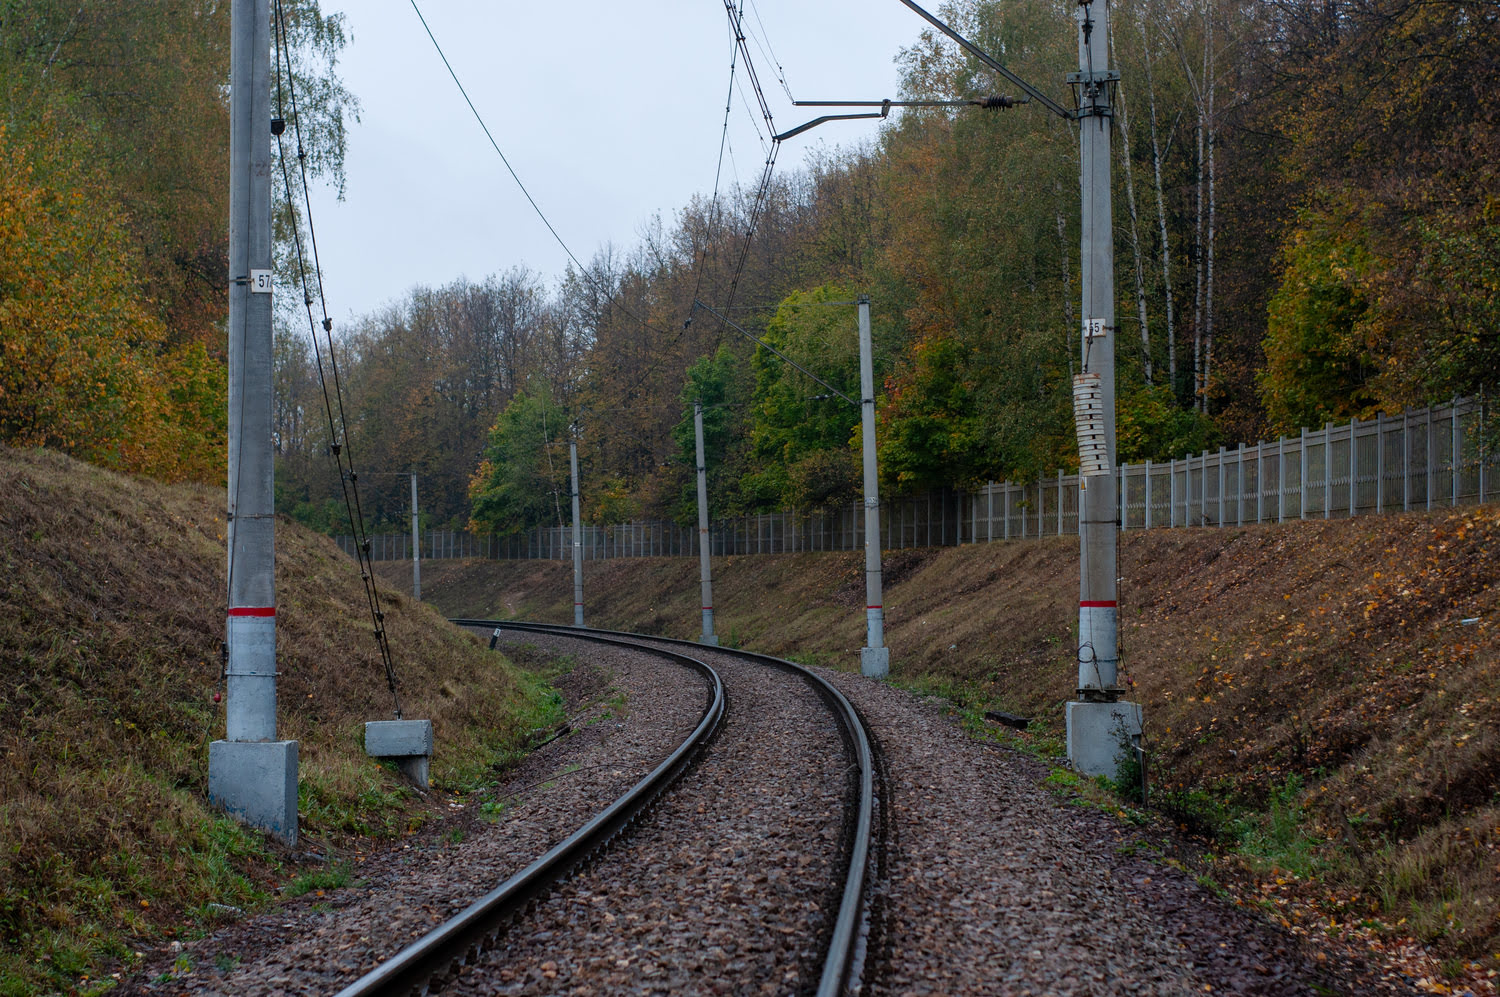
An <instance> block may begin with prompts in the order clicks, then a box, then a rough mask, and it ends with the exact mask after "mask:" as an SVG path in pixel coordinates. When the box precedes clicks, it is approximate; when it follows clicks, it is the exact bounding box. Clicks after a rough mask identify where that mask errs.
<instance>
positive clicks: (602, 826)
mask: <svg viewBox="0 0 1500 997" xmlns="http://www.w3.org/2000/svg"><path fill="white" fill-rule="evenodd" d="M485 625H486V626H504V625H505V624H504V623H495V622H488V623H486V624H485ZM564 629H566V628H564ZM573 636H575V637H579V638H582V639H588V640H596V641H600V642H602V643H610V644H617V645H622V646H633V647H640V646H641V645H639V644H637V643H634V642H632V641H626V640H619V639H616V638H611V637H608V636H606V635H602V634H600V635H594V634H589V633H580V632H576V631H575V632H574V633H573ZM651 650H655V651H656V652H657V653H659V654H663V655H665V656H667V657H670V658H673V659H674V660H677V661H679V662H681V663H683V664H686V665H688V666H689V667H690V668H693V669H695V670H697V671H698V672H700V673H701V674H702V675H703V676H704V677H705V678H706V679H707V680H708V683H709V689H710V690H711V692H712V695H711V696H710V701H709V704H708V708H707V709H705V710H704V712H703V717H702V719H701V720H700V721H699V722H698V726H697V727H695V728H694V729H693V732H692V733H691V734H690V735H688V737H687V739H686V740H684V741H683V742H682V744H680V745H678V746H677V748H676V750H674V751H673V752H672V754H670V755H668V756H667V758H666V760H664V761H663V762H662V763H661V764H659V765H658V766H657V767H656V768H654V769H653V770H652V771H651V772H650V773H649V774H647V775H646V776H645V777H644V778H642V779H641V780H640V781H639V782H637V783H636V784H635V785H634V786H632V787H631V788H630V790H629V791H627V792H626V793H625V794H624V795H623V796H621V797H620V798H619V799H617V800H615V801H614V802H613V803H611V804H610V805H609V806H608V807H606V808H605V809H604V810H603V811H601V812H600V813H598V814H596V815H595V816H594V817H593V818H591V819H590V820H589V821H588V823H586V824H584V825H583V826H582V827H580V828H579V829H578V830H576V831H574V832H573V833H572V834H570V835H569V836H568V837H567V838H565V839H563V840H562V841H560V842H558V844H556V845H555V846H553V847H552V848H551V849H550V850H548V851H547V853H546V854H544V855H543V856H542V857H541V858H538V859H537V860H536V861H534V862H532V863H531V864H530V865H528V866H527V867H526V868H525V869H522V870H521V871H520V872H518V873H516V874H515V875H514V876H511V877H510V878H509V879H507V880H506V881H505V882H503V883H501V884H500V885H499V886H497V887H495V888H494V889H493V890H491V891H490V892H489V893H487V894H485V895H484V896H483V897H481V898H479V899H478V900H476V901H475V902H474V903H472V904H470V905H469V906H468V907H466V908H465V909H464V910H462V911H460V912H459V913H458V914H456V915H454V916H453V917H452V918H450V919H449V920H447V921H445V922H444V923H442V924H441V925H439V926H438V927H436V928H434V929H433V930H432V931H430V932H428V933H427V934H426V935H423V936H422V937H421V938H419V939H418V940H417V941H416V942H414V943H412V944H411V945H409V946H407V947H406V948H404V949H402V950H401V951H400V952H398V953H397V954H396V955H394V956H392V957H391V958H390V959H389V960H387V961H386V962H384V963H381V964H380V965H379V966H378V967H376V968H375V969H372V970H370V971H369V972H368V973H366V974H365V975H364V976H362V977H360V978H359V979H358V980H355V981H354V982H353V983H351V984H349V985H348V986H346V987H345V988H344V989H342V990H340V991H339V992H338V995H337V997H377V995H379V997H386V995H394V994H407V993H413V992H417V993H420V992H423V991H425V990H426V989H427V988H428V987H429V986H430V984H432V983H434V982H437V981H438V980H440V979H442V978H445V977H447V976H448V975H450V974H451V973H452V972H453V971H454V970H455V969H457V968H458V967H460V966H462V965H464V964H465V963H467V962H469V961H471V960H472V959H475V958H477V957H478V956H479V955H480V954H481V953H482V952H483V951H484V950H485V948H486V947H488V945H489V943H490V940H491V939H492V938H493V937H494V936H495V935H497V934H498V933H499V932H500V931H501V930H502V929H503V928H504V927H505V925H506V924H507V923H508V922H509V921H510V920H512V919H513V918H515V917H518V916H519V915H520V914H521V913H522V912H523V911H525V909H526V906H527V905H528V904H530V903H531V902H532V901H534V900H536V899H537V898H539V897H541V896H542V895H543V894H544V893H546V891H547V890H548V889H550V888H551V887H552V886H554V885H556V884H557V883H559V882H561V881H562V880H563V879H564V878H565V877H566V876H567V875H568V873H569V872H571V871H572V870H573V869H575V868H576V867H577V866H578V865H579V864H581V863H582V862H584V861H585V860H586V859H587V858H588V857H589V856H590V855H592V854H593V853H594V852H595V851H597V850H598V849H599V848H601V847H602V846H604V845H606V844H608V843H609V842H610V841H611V840H612V839H613V838H614V837H615V836H616V835H618V834H619V833H620V832H622V831H623V830H625V828H626V827H627V826H628V825H629V824H630V823H631V822H632V821H633V820H635V818H636V817H638V816H639V815H640V814H641V812H642V811H644V810H645V809H646V808H647V807H649V806H650V805H651V804H652V803H654V802H655V801H656V800H657V799H658V798H659V797H660V796H661V795H662V793H663V792H664V791H665V790H666V789H667V788H668V787H669V786H670V785H671V784H672V783H673V782H675V781H676V779H677V778H678V777H679V776H680V775H681V774H682V773H683V771H684V770H685V769H686V768H687V767H688V766H689V765H690V764H691V763H692V761H693V760H694V758H695V757H696V756H697V754H698V753H699V751H701V750H702V748H703V747H704V746H705V745H706V744H707V743H708V741H709V740H710V739H711V738H712V737H713V735H714V733H715V732H716V731H717V730H718V728H719V723H720V721H721V720H722V719H723V716H724V702H725V700H724V683H723V682H722V681H721V680H720V678H719V674H718V672H715V671H714V670H713V669H712V668H710V667H709V666H708V665H707V664H705V663H704V662H702V661H699V660H698V659H697V658H693V657H689V656H688V655H685V654H678V653H676V652H673V651H668V650H664V649H661V648H653V649H651Z"/></svg>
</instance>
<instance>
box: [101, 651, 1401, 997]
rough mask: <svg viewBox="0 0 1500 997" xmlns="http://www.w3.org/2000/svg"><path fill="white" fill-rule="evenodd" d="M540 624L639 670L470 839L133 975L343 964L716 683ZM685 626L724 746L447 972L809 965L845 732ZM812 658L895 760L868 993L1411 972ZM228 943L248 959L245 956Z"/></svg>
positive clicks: (496, 979)
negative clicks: (1375, 958) (1223, 884)
mask: <svg viewBox="0 0 1500 997" xmlns="http://www.w3.org/2000/svg"><path fill="white" fill-rule="evenodd" d="M518 639H519V638H518ZM524 641H525V642H526V643H530V644H534V645H537V646H540V647H543V648H546V649H555V650H556V651H557V652H558V653H566V654H572V655H574V656H575V657H577V658H578V659H579V660H580V661H581V662H586V663H587V665H588V667H590V668H594V669H598V670H599V671H600V673H601V674H607V675H608V676H609V681H610V682H612V683H613V686H614V687H616V688H618V689H620V690H622V691H624V692H625V693H626V696H627V705H626V709H625V711H624V714H623V715H622V716H618V717H616V716H611V717H609V718H607V719H605V718H603V717H602V714H599V713H596V716H598V717H600V719H596V721H595V722H594V723H592V724H588V723H587V722H586V718H580V725H579V731H580V732H579V733H575V734H574V735H572V736H569V737H566V738H563V739H561V740H560V741H558V742H556V743H554V744H553V745H549V746H548V747H546V748H544V749H543V750H542V751H540V752H538V753H537V754H536V755H534V756H533V757H532V758H531V759H530V760H528V762H527V764H526V765H525V766H524V767H523V768H522V769H521V770H518V771H517V772H515V773H513V777H512V778H511V780H510V782H509V784H508V785H507V786H506V787H504V788H503V789H502V790H501V793H500V795H499V796H497V799H498V798H507V797H508V798H509V799H511V801H512V802H511V803H510V804H509V805H507V806H506V808H505V809H504V810H503V812H502V813H501V814H500V815H499V819H497V820H494V821H493V822H490V821H488V820H483V819H481V818H480V817H479V815H475V814H472V813H465V814H463V815H458V816H456V817H455V818H453V820H454V821H455V822H456V823H460V824H461V825H462V826H464V827H465V828H469V829H472V830H471V831H470V832H469V833H467V834H466V836H465V838H464V840H463V841H462V842H461V843H456V844H450V843H446V842H445V839H443V838H442V837H441V836H440V834H433V835H429V836H428V837H426V838H424V844H422V845H415V846H412V847H409V848H407V849H404V850H402V851H398V852H395V853H392V854H388V855H384V856H381V857H377V858H372V859H370V860H369V861H367V862H366V863H365V864H364V865H362V866H360V867H359V869H358V875H360V876H361V877H364V879H366V880H367V881H368V883H367V885H364V886H361V887H359V888H345V889H342V890H338V891H329V895H328V897H327V898H325V899H324V900H323V901H322V903H314V902H312V901H310V900H309V899H307V898H304V899H302V900H299V901H293V902H291V903H289V904H287V905H285V906H283V907H282V908H280V909H278V910H277V911H275V912H273V913H271V914H269V915H266V916H263V917H257V918H254V919H251V920H248V921H246V922H244V923H241V924H237V925H234V926H231V927H228V928H225V929H223V930H221V931H220V932H217V933H216V934H214V935H213V936H210V937H209V938H206V939H204V940H202V941H200V942H195V943H192V944H191V945H189V946H188V949H187V951H188V952H189V953H190V954H191V956H192V961H193V962H194V964H195V965H196V968H195V969H194V970H193V971H192V972H191V973H188V974H186V975H183V974H180V973H179V974H177V975H175V976H174V977H173V979H171V980H167V981H161V982H149V976H148V977H146V978H145V979H146V980H147V982H140V983H137V984H135V985H134V987H133V988H127V989H126V990H125V991H124V992H144V993H195V994H208V993H224V994H231V993H233V994H282V993H286V994H291V993H326V992H331V991H333V990H336V989H337V988H338V987H339V986H342V985H344V984H345V983H348V982H350V981H351V980H352V979H354V978H355V976H357V975H358V972H359V971H362V969H364V968H368V966H369V965H372V964H373V963H374V961H375V960H376V958H377V957H381V956H388V955H389V954H390V952H392V951H394V950H395V948H396V947H398V945H399V944H401V943H404V942H405V941H407V940H410V939H411V938H414V937H416V936H418V935H420V934H421V933H422V932H423V931H425V930H427V928H429V927H430V926H432V925H433V924H435V923H437V922H438V921H440V920H442V919H443V918H446V917H448V916H451V914H453V913H456V912H457V910H459V909H461V908H462V907H463V906H465V905H466V904H467V903H468V902H470V901H471V900H473V899H474V898H475V897H477V896H478V895H480V894H482V893H483V892H484V891H486V890H488V889H489V888H491V887H493V886H494V885H495V884H496V883H498V882H499V881H501V880H502V879H503V878H505V876H507V875H509V874H510V873H511V872H514V871H515V870H516V869H519V868H520V867H522V866H524V865H525V863H526V862H528V861H530V859H532V858H534V857H535V856H536V855H538V854H540V853H541V852H542V851H543V850H545V849H546V848H547V847H549V846H550V844H552V843H554V842H555V841H557V840H559V839H560V838H561V837H563V836H565V835H566V834H568V833H569V832H571V831H572V830H573V829H574V828H575V827H576V826H578V825H579V824H581V823H583V822H584V821H585V820H586V819H587V818H588V817H589V816H590V815H591V814H592V813H593V812H595V811H597V810H598V809H600V808H602V807H603V806H604V805H605V804H607V803H608V802H609V801H610V800H612V799H613V798H614V797H615V796H617V795H619V793H620V792H623V791H624V790H625V789H626V788H628V786H629V785H631V784H632V783H633V782H634V781H635V780H636V779H638V778H639V776H640V775H641V774H643V773H644V772H645V771H648V770H649V769H650V768H651V767H652V766H653V765H654V764H655V763H656V762H657V761H659V760H660V759H661V758H662V757H664V756H665V755H666V754H667V753H669V752H670V751H671V750H672V749H673V748H674V747H675V746H676V744H677V743H679V742H680V741H681V739H682V738H683V737H684V736H686V734H687V732H688V731H689V730H690V729H691V728H692V726H693V725H694V724H695V723H696V722H697V718H698V716H699V715H700V714H701V711H702V709H703V706H704V703H705V691H704V685H703V682H702V681H701V679H699V678H697V677H696V676H693V675H692V674H691V673H689V672H687V671H686V670H685V669H683V668H682V667H681V666H677V665H671V664H666V663H662V662H659V661H656V660H654V659H651V658H650V657H649V656H647V655H644V654H641V653H638V652H632V651H626V650H618V649H606V648H602V647H598V646H596V645H584V646H580V645H579V643H578V642H576V641H573V640H567V639H564V638H553V637H541V636H532V635H528V636H527V637H525V638H524ZM694 653H695V655H696V656H698V657H701V658H703V659H704V660H705V661H707V662H708V663H709V664H710V665H712V666H713V667H714V668H715V669H716V670H718V671H719V673H720V675H721V676H722V677H723V680H724V683H725V686H726V689H727V690H728V696H729V710H728V713H727V715H726V719H725V722H724V726H723V728H722V729H721V732H720V734H719V735H718V737H717V738H716V739H715V741H714V742H713V743H712V744H711V745H710V747H709V749H708V751H707V752H706V753H705V754H704V755H703V757H702V758H701V759H700V761H699V762H698V763H697V764H696V765H695V766H694V767H693V768H692V769H691V770H690V771H689V772H688V774H687V775H686V776H685V778H684V780H683V782H682V783H681V784H680V785H679V786H678V788H676V789H674V790H672V791H671V792H669V794H668V795H667V797H666V798H665V799H664V800H663V801H662V802H660V803H659V804H657V806H655V807H654V808H653V809H652V810H651V811H650V812H648V814H647V815H646V816H645V817H644V818H643V819H642V820H641V821H640V822H639V823H638V824H637V825H636V827H635V828H634V829H633V830H632V832H631V833H630V834H629V835H628V836H626V837H624V838H622V839H620V840H619V841H618V842H617V843H616V844H615V845H614V846H613V847H612V848H610V849H609V850H608V851H607V852H606V853H605V854H603V855H602V856H600V857H598V859H597V860H596V861H594V862H593V863H591V864H590V866H589V867H588V868H587V869H585V870H582V871H581V872H580V873H578V874H577V875H575V876H574V877H573V878H572V879H570V880H569V881H568V882H567V883H565V884H564V885H562V886H561V887H559V888H557V889H556V890H554V891H553V892H552V893H551V894H550V895H549V896H547V897H546V898H544V899H543V900H542V901H541V902H539V903H538V904H537V905H536V906H535V908H534V909H533V912H532V914H531V915H530V916H529V917H528V918H527V919H526V920H525V921H524V922H522V923H521V924H518V925H516V926H514V927H513V928H512V929H510V931H509V932H508V933H507V934H506V935H505V936H504V938H503V940H502V941H501V943H500V944H499V945H498V946H497V947H496V948H495V949H493V950H492V951H491V952H488V953H486V954H485V956H484V957H483V958H482V959H481V961H480V963H479V964H478V965H476V966H474V967H471V968H470V969H468V970H466V971H465V973H464V975H463V976H462V977H460V979H459V980H457V981H455V982H454V983H453V984H450V986H449V987H448V988H446V989H445V990H444V992H445V993H458V994H470V993H474V994H478V993H485V994H491V993H506V994H542V993H547V994H577V995H603V994H669V993H671V994H681V993H693V994H698V993H704V994H784V993H805V992H810V991H811V989H812V988H814V987H815V986H816V983H817V973H818V971H819V968H820V965H821V959H822V955H823V947H824V945H825V944H826V936H827V929H828V926H829V925H828V921H829V919H830V918H831V916H832V911H833V910H834V904H835V903H836V894H837V892H838V890H840V889H841V888H842V878H843V869H842V863H841V857H840V850H841V844H842V840H843V820H844V816H843V806H844V801H845V799H846V797H847V795H848V790H849V782H850V779H849V762H848V758H847V755H846V751H845V748H844V745H843V742H842V740H841V738H840V736H839V732H838V730H837V727H836V726H835V722H834V720H833V718H832V716H831V714H830V713H829V711H828V709H827V707H826V706H824V705H823V703H822V702H821V701H820V700H819V699H818V698H817V696H816V695H815V694H814V693H813V692H812V691H811V690H810V689H809V688H808V686H807V685H806V684H805V683H804V682H802V681H801V680H800V679H797V678H795V677H792V676H787V675H785V674H783V673H780V672H778V671H776V670H773V669H767V668H765V667H764V666H759V665H753V664H748V663H745V662H743V661H742V660H740V659H737V658H735V657H734V656H733V655H732V654H729V653H725V652H720V651H716V650H714V649H711V648H700V649H698V650H697V651H696V652H694ZM819 671H820V674H823V675H824V676H825V677H826V678H828V679H829V680H830V681H831V682H833V683H834V684H835V685H836V686H838V687H839V688H840V689H841V690H842V691H843V692H844V693H845V695H847V696H848V697H849V699H850V700H851V701H852V702H853V703H854V705H855V706H856V708H857V709H858V710H859V711H860V713H861V715H862V717H863V718H864V719H865V721H866V725H867V728H868V730H869V732H870V734H871V735H872V737H873V739H874V740H875V741H876V744H877V751H878V752H879V754H880V765H881V768H882V773H883V778H882V780H881V787H880V792H881V794H882V799H881V801H880V803H881V807H880V810H881V813H882V815H883V820H882V822H881V823H882V826H883V838H882V841H881V842H880V843H879V845H878V847H877V851H876V854H877V862H876V867H875V869H874V870H873V871H874V883H873V887H872V891H871V901H872V913H871V915H870V918H869V924H868V926H867V927H868V938H869V951H868V952H867V954H866V957H865V963H864V966H863V974H864V975H863V979H862V985H861V988H860V992H861V993H862V994H890V995H921V994H934V995H937V994H955V995H956V994H996V995H1000V994H1059V995H1066V994H1101V995H1102V994H1162V995H1167V994H1201V993H1234V994H1265V995H1283V994H1285V995H1291V994H1314V993H1409V992H1411V991H1410V990H1409V989H1405V988H1401V987H1400V986H1399V985H1397V984H1393V983H1389V982H1381V981H1378V980H1375V979H1373V977H1372V975H1371V974H1369V973H1367V972H1365V971H1364V970H1363V969H1362V967H1357V966H1351V965H1345V964H1343V963H1340V962H1339V961H1338V960H1337V959H1332V958H1329V957H1328V956H1326V955H1320V954H1319V953H1318V952H1316V951H1314V950H1311V949H1309V948H1307V947H1306V945H1305V944H1304V943H1303V942H1302V940H1300V939H1297V938H1294V937H1293V936H1292V935H1290V934H1288V933H1286V932H1284V931H1282V930H1281V929H1279V928H1276V927H1274V926H1273V925H1271V924H1270V923H1269V922H1267V921H1266V920H1265V919H1264V918H1263V917H1261V916H1258V915H1256V914H1254V913H1252V912H1247V911H1244V910H1241V909H1237V908H1235V907H1233V906H1232V905H1230V904H1228V903H1226V902H1224V901H1222V900H1221V899H1219V898H1218V897H1217V896H1216V895H1215V894H1214V893H1213V892H1211V891H1210V889H1208V888H1207V887H1205V886H1203V885H1200V884H1199V883H1198V882H1197V881H1195V879H1194V878H1193V876H1192V875H1190V874H1189V873H1187V872H1185V871H1183V870H1182V869H1181V868H1179V867H1175V866H1173V865H1171V864H1169V863H1167V862H1165V861H1162V860H1161V859H1160V857H1159V854H1158V853H1157V852H1156V851H1155V849H1154V847H1153V846H1152V845H1151V844H1150V843H1149V842H1147V841H1146V840H1145V833H1144V832H1143V831H1142V830H1141V829H1140V828H1137V827H1134V826H1132V825H1129V824H1126V823H1123V822H1121V821H1119V820H1118V819H1117V818H1115V817H1114V816H1112V815H1110V814H1107V813H1104V812H1101V811H1100V810H1099V809H1097V808H1092V807H1087V806H1081V805H1078V804H1077V803H1074V802H1069V801H1066V800H1064V799H1061V798H1059V797H1058V796H1057V795H1055V794H1054V793H1053V792H1051V791H1049V790H1048V789H1047V788H1046V787H1045V786H1044V785H1043V784H1042V780H1043V778H1044V777H1045V776H1046V774H1047V769H1046V768H1045V767H1044V766H1043V765H1041V764H1040V763H1038V762H1036V761H1035V760H1033V759H1030V758H1028V757H1026V756H1023V755H1020V754H1017V753H1015V752H1013V751H1010V750H1007V749H1004V748H1001V747H998V746H996V745H993V744H987V743H982V742H979V741H976V740H973V739H971V738H969V737H968V736H966V735H965V734H964V733H963V731H962V730H961V729H960V728H959V727H958V726H957V724H956V723H955V722H954V721H953V720H952V718H951V717H949V716H948V715H947V714H946V712H945V710H944V708H943V705H942V704H941V703H938V702H934V701H929V700H925V699H923V698H921V697H917V696H914V695H912V694H910V693H907V692H905V691H903V690H900V689H896V688H893V687H891V686H888V685H885V684H882V683H878V682H873V681H870V680H866V679H863V678H861V677H859V676H858V675H852V674H848V673H841V672H832V671H823V670H819ZM564 770H567V771H564ZM445 824H446V822H445ZM1153 856H1157V857H1154V858H1153ZM167 957H168V956H167V955H166V954H160V955H158V956H157V958H156V961H155V965H154V966H153V967H152V971H153V972H156V973H160V972H162V971H163V969H162V965H163V961H164V960H165V959H166V958H167ZM227 959H238V960H239V962H238V964H236V965H234V966H233V968H231V969H228V970H227V971H226V970H224V969H223V968H221V967H222V966H223V965H225V962H226V960H227ZM325 964H327V965H326V967H325V968H319V967H320V966H324V965H325ZM327 967H331V968H327Z"/></svg>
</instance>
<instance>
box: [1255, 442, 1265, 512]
mask: <svg viewBox="0 0 1500 997" xmlns="http://www.w3.org/2000/svg"><path fill="white" fill-rule="evenodd" d="M1265 505H1266V441H1265V440H1260V441H1258V442H1257V443H1256V444H1255V523H1256V525H1257V526H1258V525H1260V522H1261V519H1262V516H1263V515H1264V512H1265Z"/></svg>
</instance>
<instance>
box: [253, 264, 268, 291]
mask: <svg viewBox="0 0 1500 997" xmlns="http://www.w3.org/2000/svg"><path fill="white" fill-rule="evenodd" d="M250 293H251V294H270V293H271V271H269V270H251V271H250Z"/></svg>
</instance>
